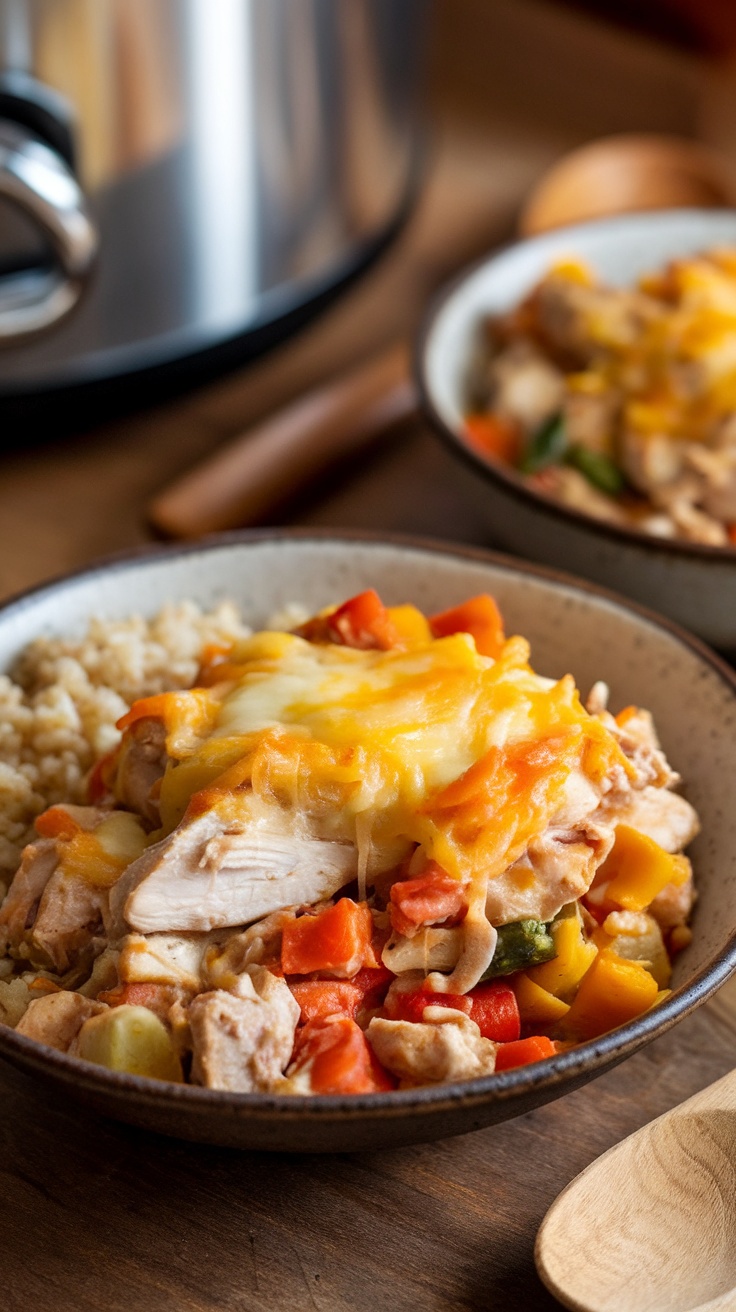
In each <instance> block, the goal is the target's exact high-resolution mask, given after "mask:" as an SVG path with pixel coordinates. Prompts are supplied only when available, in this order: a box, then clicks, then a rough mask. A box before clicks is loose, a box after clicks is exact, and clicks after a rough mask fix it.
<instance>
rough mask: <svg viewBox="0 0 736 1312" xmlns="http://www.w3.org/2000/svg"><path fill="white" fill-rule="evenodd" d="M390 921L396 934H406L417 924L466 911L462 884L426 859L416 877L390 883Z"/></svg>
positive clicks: (424, 923) (434, 922)
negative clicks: (425, 863) (424, 866)
mask: <svg viewBox="0 0 736 1312" xmlns="http://www.w3.org/2000/svg"><path fill="white" fill-rule="evenodd" d="M390 898H391V906H390V914H391V924H392V925H393V927H394V929H395V930H396V932H397V934H406V933H407V932H410V931H411V930H413V929H416V927H417V926H418V925H434V924H437V923H438V922H439V921H446V920H449V919H450V918H454V917H457V916H460V914H461V913H464V912H465V911H467V906H468V903H467V897H466V891H465V885H464V884H461V883H460V882H459V881H458V880H457V879H453V878H452V876H451V875H448V873H447V871H446V870H443V869H442V866H438V865H437V862H436V861H430V862H429V864H428V865H427V867H426V869H425V870H423V871H422V873H421V875H418V876H417V877H416V879H404V880H400V881H399V882H398V883H396V884H394V885H392V888H391V893H390Z"/></svg>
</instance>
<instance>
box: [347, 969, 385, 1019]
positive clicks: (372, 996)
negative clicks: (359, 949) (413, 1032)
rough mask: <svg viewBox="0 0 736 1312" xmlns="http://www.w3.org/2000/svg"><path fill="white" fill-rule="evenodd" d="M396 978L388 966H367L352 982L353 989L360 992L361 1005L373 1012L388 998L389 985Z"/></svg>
mask: <svg viewBox="0 0 736 1312" xmlns="http://www.w3.org/2000/svg"><path fill="white" fill-rule="evenodd" d="M395 978H396V976H395V975H394V972H393V971H392V970H389V969H388V967H387V966H383V965H381V966H377V967H372V966H366V967H364V968H363V970H359V971H358V973H357V975H354V976H353V978H352V979H351V980H350V984H351V986H352V987H353V988H356V989H359V990H360V1005H361V1007H366V1008H367V1009H368V1010H371V1009H372V1008H373V1007H380V1005H381V1003H382V1002H383V999H384V998H385V996H386V992H387V990H388V986H389V984H390V983H391V982H392V980H394V979H395Z"/></svg>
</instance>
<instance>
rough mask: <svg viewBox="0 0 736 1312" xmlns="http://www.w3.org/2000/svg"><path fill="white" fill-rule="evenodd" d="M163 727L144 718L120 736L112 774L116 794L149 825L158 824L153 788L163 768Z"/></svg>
mask: <svg viewBox="0 0 736 1312" xmlns="http://www.w3.org/2000/svg"><path fill="white" fill-rule="evenodd" d="M166 761H167V755H166V726H165V725H164V723H163V721H162V720H157V719H154V718H153V717H146V718H145V719H140V720H136V721H134V723H133V724H131V725H130V726H129V728H128V730H127V732H126V733H125V734H124V735H123V740H122V742H121V744H120V755H119V757H118V763H117V774H116V776H115V796H116V798H117V800H118V801H119V802H120V803H121V805H122V806H125V807H128V808H129V809H130V810H131V811H135V812H136V814H137V815H140V816H142V817H143V819H144V820H146V821H147V822H148V824H149V825H152V826H156V825H159V824H160V823H161V817H160V814H159V807H158V799H157V797H156V788H157V785H158V783H159V781H160V779H161V778H162V777H163V773H164V770H165V769H166Z"/></svg>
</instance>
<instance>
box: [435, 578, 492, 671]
mask: <svg viewBox="0 0 736 1312" xmlns="http://www.w3.org/2000/svg"><path fill="white" fill-rule="evenodd" d="M429 627H430V629H431V630H432V633H433V635H434V637H435V638H448V637H450V635H451V634H453V633H469V634H470V636H471V637H472V638H474V640H475V646H476V650H477V651H479V652H480V654H481V656H493V657H494V659H495V658H496V657H497V656H499V655H500V654H501V650H502V648H503V645H504V642H505V641H506V638H505V635H504V631H503V620H502V618H501V612H500V610H499V609H498V606H497V605H496V603H495V601H494V600H493V597H491V596H489V594H488V593H487V592H482V593H481V594H480V595H479V596H477V597H470V599H469V600H468V601H464V602H463V603H462V605H460V606H453V607H452V608H451V609H450V610H443V611H440V613H439V614H438V615H431V616H430V619H429Z"/></svg>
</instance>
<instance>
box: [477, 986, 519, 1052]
mask: <svg viewBox="0 0 736 1312" xmlns="http://www.w3.org/2000/svg"><path fill="white" fill-rule="evenodd" d="M468 998H469V999H470V1000H471V1004H472V1005H471V1009H470V1019H471V1020H474V1021H475V1023H476V1025H477V1026H478V1028H479V1030H480V1032H481V1034H482V1035H483V1038H484V1039H493V1041H494V1043H509V1042H511V1041H512V1040H514V1039H518V1037H519V1035H520V1033H521V1019H520V1017H519V1004H518V1002H517V1001H516V994H515V993H514V991H513V989H512V988H511V987H510V985H508V984H502V983H501V982H500V981H497V980H492V981H491V983H489V984H476V986H475V988H474V989H471V990H470V993H469V994H468Z"/></svg>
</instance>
